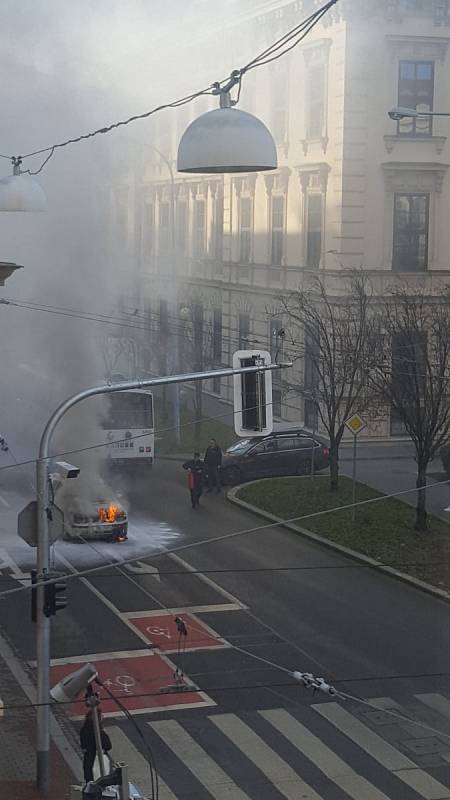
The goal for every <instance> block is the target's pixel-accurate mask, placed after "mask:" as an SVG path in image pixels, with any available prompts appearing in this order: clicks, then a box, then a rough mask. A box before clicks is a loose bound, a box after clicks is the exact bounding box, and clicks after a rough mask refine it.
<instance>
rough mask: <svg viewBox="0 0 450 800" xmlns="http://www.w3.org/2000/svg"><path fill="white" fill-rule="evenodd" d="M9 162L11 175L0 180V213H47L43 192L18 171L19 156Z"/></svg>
mask: <svg viewBox="0 0 450 800" xmlns="http://www.w3.org/2000/svg"><path fill="white" fill-rule="evenodd" d="M11 161H12V165H13V174H12V175H8V177H7V178H2V179H1V180H0V211H47V198H46V196H45V193H44V190H43V189H42V187H41V186H40V185H39V184H38V182H37V181H35V180H34V179H33V178H32V177H31V176H29V175H26V174H25V172H23V171H22V170H21V169H20V165H21V163H22V159H21V158H20V156H19V157H17V158H16V157H14V158H12V159H11Z"/></svg>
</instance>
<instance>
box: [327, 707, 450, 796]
mask: <svg viewBox="0 0 450 800" xmlns="http://www.w3.org/2000/svg"><path fill="white" fill-rule="evenodd" d="M312 707H313V708H314V710H315V711H317V712H318V713H319V714H320V715H321V716H322V717H324V718H325V719H326V720H328V722H330V723H331V724H332V725H334V727H335V728H337V729H338V730H339V731H340V732H341V733H344V734H345V736H348V738H349V739H351V740H352V742H355V744H357V745H358V747H361V749H362V750H364V751H365V752H366V753H368V755H369V756H371V757H372V758H374V759H375V761H378V763H379V764H381V766H382V767H385V769H387V770H389V772H391V773H392V774H393V775H395V776H396V777H397V778H400V780H401V781H403V782H404V783H406V784H407V785H408V786H410V787H411V789H414V791H416V792H417V794H420V796H421V797H424V798H426V800H443V798H450V789H448V788H447V787H446V786H443V785H442V783H439V781H437V780H435V779H434V778H432V777H431V775H428V773H427V772H425V771H424V770H423V769H420V767H418V766H417V764H416V763H415V762H414V761H412V760H411V759H410V758H408V757H407V756H405V755H404V754H403V753H401V752H400V750H397V749H396V748H395V747H393V746H392V745H391V744H389V743H388V742H386V741H385V740H384V739H382V738H381V736H379V735H378V734H377V733H375V732H374V731H372V730H371V729H370V728H368V727H367V726H366V725H364V723H363V722H361V721H360V720H359V719H357V718H356V717H353V716H352V714H349V713H348V711H345V709H343V708H342V706H340V705H339V703H319V704H315V705H313V706H312Z"/></svg>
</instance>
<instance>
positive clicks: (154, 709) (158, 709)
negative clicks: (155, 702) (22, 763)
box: [70, 689, 217, 761]
mask: <svg viewBox="0 0 450 800" xmlns="http://www.w3.org/2000/svg"><path fill="white" fill-rule="evenodd" d="M194 691H195V694H198V695H200V696H202V697H203V696H204V697H206V698H207V699H206V700H202V702H200V701H198V702H196V703H175V704H173V705H170V706H150V707H149V708H133V709H131V710H130V714H131V715H132V716H133V717H135V716H137V715H138V714H161V713H163V712H166V711H184V709H185V708H187V709H189V708H207V707H209V706H215V705H217V704H216V703H215V702H214V700H211V698H208V696H207V695H205V694H204V692H197V691H196V690H195V689H194ZM102 717H103V718H104V719H107V718H110V719H115V718H116V717H123V711H120V710H119V709H117V711H102ZM70 719H73V720H83V719H86V714H80V715H78V714H73V715H72V714H71V715H70ZM78 761H79V759H78Z"/></svg>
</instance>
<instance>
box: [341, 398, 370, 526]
mask: <svg viewBox="0 0 450 800" xmlns="http://www.w3.org/2000/svg"><path fill="white" fill-rule="evenodd" d="M344 424H345V426H346V428H347V429H348V430H349V431H350V433H352V434H353V464H352V480H353V486H352V522H354V521H355V515H356V441H357V438H358V434H359V433H361V431H363V430H364V428H365V427H366V426H367V423H366V422H365V421H364V420H363V418H362V417H360V415H359V414H352V416H351V417H349V418H348V419H346V420H345V423H344Z"/></svg>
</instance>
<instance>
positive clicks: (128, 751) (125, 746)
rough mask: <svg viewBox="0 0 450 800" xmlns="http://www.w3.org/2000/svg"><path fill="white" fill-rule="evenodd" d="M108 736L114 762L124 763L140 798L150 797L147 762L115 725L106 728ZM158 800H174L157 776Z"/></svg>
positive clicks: (171, 793)
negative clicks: (139, 793)
mask: <svg viewBox="0 0 450 800" xmlns="http://www.w3.org/2000/svg"><path fill="white" fill-rule="evenodd" d="M106 730H107V732H108V735H109V737H110V739H111V742H112V746H113V751H115V752H114V757H115V760H116V761H124V762H125V764H127V766H128V769H129V781H130V782H131V783H134V784H137V786H136V788H137V789H140V790H141V793H142V796H144V795H146V794H147V791H144V790H147V789H148V794H149V796H150V785H151V781H150V769H149V765H148V761H147V759H146V758H144V757H143V756H142V755H141V753H140V752H139V750H138V749H137V748H136V747H134V745H133V744H132V742H131V741H130V739H129V738H128V736H127V735H126V734H125V733H124V732H123V731H122V730H121V728H119V727H118V726H117V725H111V726H109V725H108V726H107V728H106ZM158 785H159V800H176V797H175V795H174V794H173V792H171V791H170V789H169V787H168V786H167V784H166V783H164V781H163V779H162V778H161V777H160V775H159V774H158Z"/></svg>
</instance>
